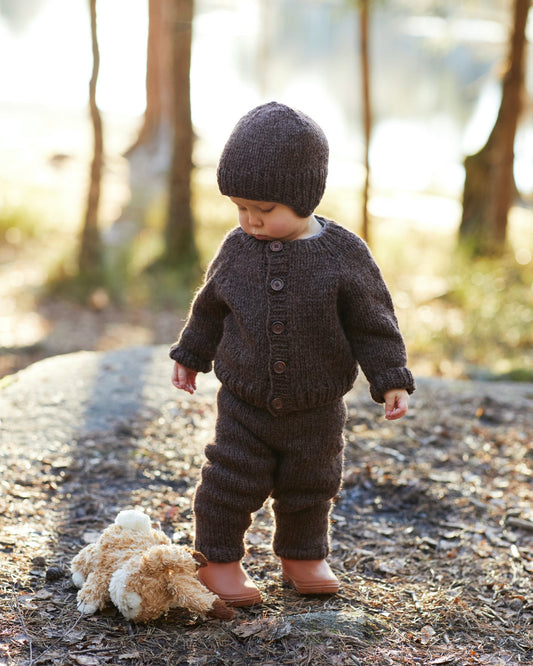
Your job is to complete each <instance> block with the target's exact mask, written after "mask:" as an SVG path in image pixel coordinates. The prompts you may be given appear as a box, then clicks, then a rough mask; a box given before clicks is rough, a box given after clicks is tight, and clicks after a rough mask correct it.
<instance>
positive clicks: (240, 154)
mask: <svg viewBox="0 0 533 666" xmlns="http://www.w3.org/2000/svg"><path fill="white" fill-rule="evenodd" d="M328 154H329V150H328V141H327V139H326V137H325V135H324V132H323V131H322V130H321V129H320V127H319V126H318V125H317V124H316V123H315V122H314V121H313V120H311V118H309V117H308V116H306V115H305V114H303V113H302V112H301V111H296V110H294V109H291V108H290V107H288V106H285V105H284V104H278V103H277V102H269V103H268V104H262V105H261V106H258V107H256V108H255V109H252V110H251V111H250V112H249V113H247V114H246V115H245V116H243V117H242V118H241V119H240V120H239V122H238V123H237V125H236V126H235V128H234V129H233V132H232V133H231V135H230V137H229V139H228V141H227V143H226V145H225V147H224V150H223V151H222V156H221V158H220V162H219V164H218V170H217V179H218V186H219V188H220V191H221V192H222V194H225V195H227V196H230V197H232V196H233V197H240V198H242V199H251V200H253V201H275V202H277V203H281V204H285V205H286V206H289V207H290V208H292V209H293V210H294V212H295V213H296V214H297V215H299V216H301V217H307V216H308V215H311V213H312V212H313V211H314V210H315V208H316V207H317V206H318V204H319V202H320V200H321V199H322V195H323V194H324V189H325V187H326V177H327V175H328Z"/></svg>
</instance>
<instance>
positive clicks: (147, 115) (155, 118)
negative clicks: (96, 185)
mask: <svg viewBox="0 0 533 666" xmlns="http://www.w3.org/2000/svg"><path fill="white" fill-rule="evenodd" d="M171 67H172V54H171V43H170V30H169V18H168V2H167V0H149V3H148V43H147V50H146V109H145V112H144V118H143V124H142V126H141V129H140V130H139V134H138V137H137V140H136V142H135V143H134V144H133V146H132V147H131V148H130V149H129V150H128V153H129V152H131V151H134V150H135V149H136V147H137V146H139V145H141V144H150V143H152V142H154V141H157V138H158V133H159V130H160V128H161V125H162V124H164V123H169V122H170V117H171V109H172V93H171V91H172V75H171Z"/></svg>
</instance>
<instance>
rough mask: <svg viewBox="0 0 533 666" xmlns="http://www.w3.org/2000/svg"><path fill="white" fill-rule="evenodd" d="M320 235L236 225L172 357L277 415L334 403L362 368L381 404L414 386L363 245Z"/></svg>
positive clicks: (327, 228)
mask: <svg viewBox="0 0 533 666" xmlns="http://www.w3.org/2000/svg"><path fill="white" fill-rule="evenodd" d="M319 219H320V221H321V223H322V224H323V225H324V228H323V231H322V233H320V234H319V235H317V236H314V237H313V238H308V239H301V240H296V241H292V242H281V241H270V242H269V241H261V240H257V239H255V238H253V237H251V236H248V235H247V234H246V233H244V231H243V230H242V229H241V228H240V227H239V228H236V229H234V230H232V231H231V232H230V233H229V234H228V236H227V237H226V239H225V241H224V242H223V244H222V246H221V247H220V249H219V251H218V253H217V255H216V257H215V258H214V259H213V261H212V262H211V265H210V266H209V268H208V270H207V273H206V278H205V282H204V285H203V287H202V288H201V290H200V291H199V292H198V293H197V295H196V297H195V299H194V302H193V304H192V307H191V311H190V313H189V317H188V320H187V323H186V325H185V328H184V329H183V331H182V333H181V336H180V338H179V340H178V341H177V342H176V343H175V344H174V345H172V347H171V349H170V356H171V358H173V359H174V360H175V361H178V363H180V364H182V365H184V366H185V367H188V368H190V369H192V370H196V371H198V372H209V371H210V370H211V362H212V361H213V359H214V361H215V373H216V375H217V377H218V378H219V379H220V381H221V382H222V383H223V384H224V385H225V386H226V387H227V388H228V389H229V390H230V391H231V392H232V393H234V394H235V395H236V396H238V397H239V398H241V399H242V400H244V401H246V402H248V403H250V404H252V405H255V406H256V407H261V408H266V409H268V410H270V411H271V412H272V413H273V414H283V413H287V412H291V411H294V410H303V409H309V408H313V407H317V406H319V405H324V404H326V403H329V402H332V401H333V400H336V399H337V398H340V397H341V396H343V395H344V394H345V393H346V392H347V391H349V390H350V388H351V387H352V385H353V383H354V381H355V378H356V376H357V371H358V365H360V366H361V368H362V370H363V372H364V374H365V376H366V377H367V379H368V381H369V383H370V392H371V395H372V397H373V399H374V400H375V401H376V402H384V397H383V394H384V393H385V392H386V391H388V390H390V389H406V390H407V391H408V392H409V393H412V392H413V391H414V389H415V385H414V380H413V377H412V375H411V372H410V371H409V370H408V369H407V368H406V367H405V365H406V359H407V357H406V352H405V346H404V343H403V340H402V337H401V334H400V331H399V328H398V322H397V320H396V316H395V314H394V310H393V305H392V301H391V297H390V294H389V292H388V290H387V287H386V286H385V283H384V281H383V278H382V276H381V273H380V271H379V268H378V267H377V265H376V263H375V262H374V260H373V258H372V256H371V255H370V252H369V250H368V248H367V246H366V245H365V243H364V242H363V241H362V240H361V239H360V238H359V237H358V236H356V235H355V234H353V233H351V232H350V231H348V230H347V229H345V228H343V227H341V226H339V225H337V224H336V223H334V222H332V221H329V220H327V221H326V220H324V219H323V218H319Z"/></svg>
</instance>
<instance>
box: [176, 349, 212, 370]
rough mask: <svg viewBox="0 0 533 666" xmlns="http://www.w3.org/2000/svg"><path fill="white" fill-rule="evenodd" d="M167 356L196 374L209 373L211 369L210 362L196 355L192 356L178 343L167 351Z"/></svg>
mask: <svg viewBox="0 0 533 666" xmlns="http://www.w3.org/2000/svg"><path fill="white" fill-rule="evenodd" d="M169 356H170V358H171V359H173V360H174V361H177V362H178V363H179V364H180V365H183V366H185V367H186V368H189V369H191V370H195V371H196V372H210V371H211V368H212V367H213V363H212V362H211V361H206V360H205V359H203V358H200V357H199V356H197V355H196V354H193V353H191V352H189V351H187V350H186V349H183V347H180V346H179V344H178V343H176V344H174V345H172V347H171V348H170V351H169Z"/></svg>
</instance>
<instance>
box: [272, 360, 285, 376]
mask: <svg viewBox="0 0 533 666" xmlns="http://www.w3.org/2000/svg"><path fill="white" fill-rule="evenodd" d="M272 367H273V368H274V372H275V373H276V374H277V375H282V374H283V373H284V372H285V370H286V369H287V364H286V363H285V361H276V362H275V363H274V365H273V366H272Z"/></svg>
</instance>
